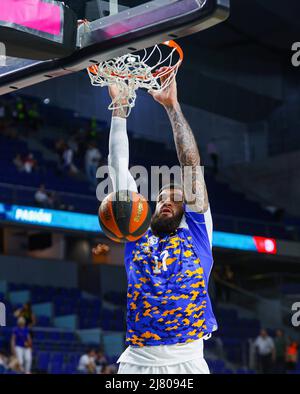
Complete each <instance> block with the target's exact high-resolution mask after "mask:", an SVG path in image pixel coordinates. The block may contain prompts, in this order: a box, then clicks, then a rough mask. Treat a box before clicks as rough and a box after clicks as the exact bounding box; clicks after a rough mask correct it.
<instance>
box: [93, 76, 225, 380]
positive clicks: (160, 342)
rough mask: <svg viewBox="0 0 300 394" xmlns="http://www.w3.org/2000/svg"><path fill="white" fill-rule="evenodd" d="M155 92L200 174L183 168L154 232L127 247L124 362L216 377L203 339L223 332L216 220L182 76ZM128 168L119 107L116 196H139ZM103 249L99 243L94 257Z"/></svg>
mask: <svg viewBox="0 0 300 394" xmlns="http://www.w3.org/2000/svg"><path fill="white" fill-rule="evenodd" d="M151 94H152V96H153V98H154V99H155V100H156V101H157V102H158V103H160V104H161V105H163V107H164V108H165V110H166V111H167V114H168V116H169V118H170V122H171V124H172V128H173V136H174V141H175V145H176V149H177V155H178V160H179V162H180V165H181V168H182V169H183V168H184V167H189V168H191V170H192V173H193V176H192V179H191V182H188V181H187V180H186V179H185V178H184V176H185V175H184V171H182V177H183V182H182V184H183V186H182V187H181V186H180V185H174V184H173V185H169V186H166V187H164V188H163V189H162V190H161V191H160V192H159V195H158V197H157V204H156V210H155V212H154V215H153V217H152V221H151V227H150V228H149V230H148V232H147V233H146V234H145V236H143V237H142V238H141V239H139V240H138V241H137V242H128V243H127V244H126V249H125V266H126V271H127V277H128V294H127V338H126V341H127V344H128V345H129V346H128V347H127V349H126V350H125V352H124V353H123V354H122V355H121V357H120V358H119V360H118V363H119V364H120V365H119V373H120V374H209V369H208V366H207V364H206V362H205V360H204V358H203V340H205V339H208V338H209V337H210V336H211V333H212V332H213V331H215V330H216V329H217V323H216V320H215V317H214V314H213V311H212V307H211V302H210V299H209V295H208V280H209V276H210V272H211V269H212V265H213V257H212V219H211V214H210V209H209V203H208V197H207V191H206V186H205V182H204V178H203V175H202V171H201V168H200V167H199V166H200V156H199V152H198V148H197V144H196V141H195V138H194V135H193V132H192V130H191V128H190V126H189V124H188V122H187V121H186V119H185V118H184V115H183V114H182V111H181V108H180V104H179V102H178V99H177V84H176V80H175V78H174V81H173V82H172V84H171V85H170V86H169V88H167V89H166V90H165V91H162V92H160V93H157V92H156V93H154V92H152V93H151ZM110 95H111V98H112V99H113V100H114V99H115V98H116V97H117V95H118V88H117V87H115V86H114V87H112V88H110ZM119 160H122V163H123V164H122V166H121V167H120V166H119ZM124 163H125V165H124ZM128 163H129V149H128V137H127V131H126V117H125V113H124V110H122V109H119V110H115V111H114V113H113V117H112V124H111V131H110V141H109V165H110V166H112V167H113V168H114V170H115V174H111V177H112V182H113V186H114V191H117V190H122V189H123V190H124V189H128V190H131V191H135V192H137V187H136V184H135V181H134V179H133V177H132V176H131V174H130V172H129V170H128ZM124 182H125V184H124ZM191 191H193V194H194V199H193V200H191V201H190V200H189V199H187V197H186V196H187V195H189V194H191V193H190V192H191ZM101 248H102V246H101V245H98V247H97V248H96V249H94V253H99V252H101Z"/></svg>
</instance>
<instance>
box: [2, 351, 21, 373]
mask: <svg viewBox="0 0 300 394" xmlns="http://www.w3.org/2000/svg"><path fill="white" fill-rule="evenodd" d="M7 370H11V371H14V372H23V371H22V368H21V366H20V363H19V361H18V359H17V357H16V356H14V355H12V356H9V355H7V354H5V353H4V352H0V373H1V372H2V373H3V372H5V371H7Z"/></svg>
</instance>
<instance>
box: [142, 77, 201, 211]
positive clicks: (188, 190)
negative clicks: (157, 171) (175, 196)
mask: <svg viewBox="0 0 300 394" xmlns="http://www.w3.org/2000/svg"><path fill="white" fill-rule="evenodd" d="M165 78H166V77H165ZM150 93H151V95H152V96H153V98H154V99H155V100H156V101H157V102H159V103H160V104H162V105H163V106H164V108H165V110H166V111H167V114H168V116H169V119H170V121H171V125H172V129H173V135H174V141H175V146H176V150H177V156H178V160H179V163H180V166H181V172H182V184H183V188H184V196H185V202H186V203H187V204H188V205H189V206H190V207H191V208H192V209H193V210H194V211H195V212H202V213H204V212H206V211H207V209H208V196H207V190H206V185H205V180H204V176H203V173H202V169H201V160H200V154H199V150H198V147H197V143H196V141H195V137H194V134H193V131H192V129H191V127H190V125H189V124H188V122H187V120H186V119H185V117H184V115H183V113H182V110H181V107H180V104H179V102H178V97H177V83H176V80H175V78H174V80H173V82H172V83H171V84H170V86H169V87H168V88H166V89H165V90H163V91H162V92H159V93H157V92H150Z"/></svg>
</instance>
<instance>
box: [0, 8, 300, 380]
mask: <svg viewBox="0 0 300 394" xmlns="http://www.w3.org/2000/svg"><path fill="white" fill-rule="evenodd" d="M65 3H68V5H69V6H70V7H73V8H74V11H76V12H77V13H78V18H80V19H81V18H88V19H89V20H92V19H97V18H98V17H99V15H98V14H97V12H100V10H99V8H97V4H98V3H97V2H94V1H74V0H72V1H68V2H65ZM136 3H138V2H136ZM121 4H122V2H121ZM97 10H98V11H97ZM299 12H300V6H299V2H298V1H297V0H288V1H286V2H285V3H284V5H283V3H282V1H280V0H251V1H250V0H243V1H242V2H241V1H239V0H232V9H231V16H230V18H229V19H228V20H227V21H226V22H225V23H222V24H220V25H219V26H217V27H215V28H212V29H210V30H207V31H204V32H201V33H198V34H196V35H193V36H191V37H187V38H184V39H180V40H179V43H180V44H181V45H182V47H183V49H184V51H185V61H184V64H183V66H182V68H181V69H180V71H179V74H178V85H179V97H180V101H181V103H182V107H183V110H184V113H185V115H186V117H187V119H188V121H189V122H190V124H191V126H192V128H193V131H194V133H195V136H196V139H197V142H198V145H199V149H200V153H201V157H202V163H203V165H204V166H205V176H206V182H207V187H208V192H209V198H210V204H211V209H212V214H213V220H214V230H215V233H214V257H215V266H214V270H213V272H212V277H211V283H210V294H211V297H212V300H213V303H214V309H215V314H216V317H217V320H218V323H219V330H218V331H217V332H216V333H215V334H214V335H213V337H212V339H210V340H209V341H207V342H206V343H205V345H206V346H205V352H206V358H207V361H208V364H209V366H210V369H211V372H212V373H226V374H233V373H237V374H249V373H252V374H255V373H289V374H292V373H300V361H299V358H298V351H299V350H298V349H299V343H300V342H299V341H300V330H299V327H298V328H297V327H295V319H294V320H292V316H293V314H295V312H296V309H295V307H294V310H292V308H293V305H294V304H295V303H296V302H300V205H299V200H300V182H299V167H300V111H299V108H300V67H299V68H297V67H294V66H293V65H292V62H291V58H292V56H293V51H292V49H291V48H292V44H293V43H294V42H296V41H300V27H299V22H298V15H299ZM108 104H109V98H108V95H107V91H106V90H105V89H96V88H93V87H91V86H90V83H89V78H88V75H87V74H86V72H80V73H77V74H73V75H70V76H68V77H63V78H58V79H54V80H51V81H49V82H44V83H42V84H39V85H35V86H32V87H30V88H26V89H23V90H21V91H19V92H18V93H13V94H9V95H5V96H2V97H0V221H1V227H0V253H1V255H0V301H1V302H3V303H4V304H5V306H6V327H1V328H0V372H2V373H24V372H26V371H27V372H29V371H31V372H32V373H50V374H51V373H53V374H54V373H69V374H71V373H115V371H116V364H115V362H116V360H117V358H118V355H120V353H121V352H122V351H123V349H124V347H125V344H124V337H125V323H126V309H125V308H126V276H125V269H124V266H123V247H122V246H121V245H118V244H114V243H112V242H110V241H109V240H107V239H106V238H104V236H102V235H101V233H100V232H99V230H98V224H97V217H96V216H95V215H96V213H97V209H98V206H99V202H98V201H97V199H96V196H95V190H96V186H97V184H96V182H95V171H96V168H97V167H98V166H99V165H101V164H106V160H107V154H108V137H109V128H110V116H111V113H110V112H109V111H108V110H107V106H108ZM128 128H129V137H130V158H131V165H144V166H145V167H146V168H148V169H150V167H151V166H154V165H158V166H162V165H168V166H170V167H172V166H173V165H176V164H177V156H176V152H175V149H174V142H173V138H172V133H171V128H170V124H169V121H168V118H167V116H166V114H165V113H164V111H163V109H162V108H160V106H159V105H158V104H156V103H154V102H153V99H152V98H151V97H150V96H149V95H148V94H147V93H145V92H143V91H141V92H139V94H138V100H137V105H136V108H135V109H134V110H133V112H132V114H131V116H130V119H129V120H128ZM99 242H102V243H105V244H106V245H107V246H108V248H107V251H106V252H104V253H103V255H101V256H98V257H93V256H92V253H91V249H92V247H93V246H95V245H96V244H97V243H99ZM20 317H24V318H25V322H24V321H22V319H20ZM292 322H294V326H293V323H292ZM24 325H27V326H29V330H30V331H31V333H32V336H33V344H32V354H29V353H28V352H27V353H26V354H25V353H24V362H23V363H22V365H20V363H19V362H18V360H17V359H16V358H15V357H14V356H13V355H12V353H11V339H12V338H13V339H14V338H16V337H17V336H18V332H19V331H20V330H23V329H24V328H23V326H24ZM266 338H267V339H266ZM266 343H267V346H265V344H266Z"/></svg>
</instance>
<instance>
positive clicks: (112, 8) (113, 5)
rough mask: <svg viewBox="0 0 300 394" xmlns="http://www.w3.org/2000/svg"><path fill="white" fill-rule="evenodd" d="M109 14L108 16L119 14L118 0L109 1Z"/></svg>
mask: <svg viewBox="0 0 300 394" xmlns="http://www.w3.org/2000/svg"><path fill="white" fill-rule="evenodd" d="M109 13H110V15H115V14H118V13H119V2H118V0H109Z"/></svg>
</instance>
